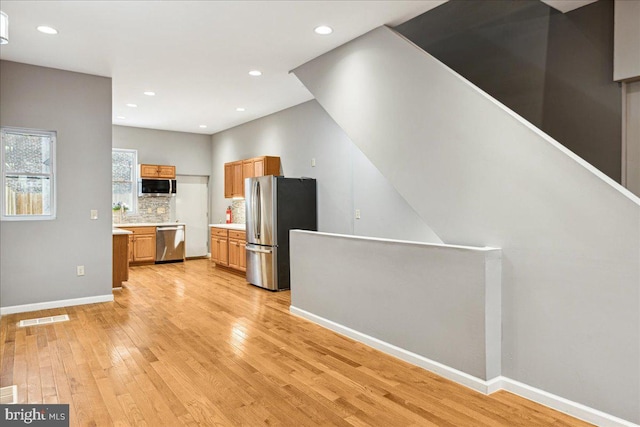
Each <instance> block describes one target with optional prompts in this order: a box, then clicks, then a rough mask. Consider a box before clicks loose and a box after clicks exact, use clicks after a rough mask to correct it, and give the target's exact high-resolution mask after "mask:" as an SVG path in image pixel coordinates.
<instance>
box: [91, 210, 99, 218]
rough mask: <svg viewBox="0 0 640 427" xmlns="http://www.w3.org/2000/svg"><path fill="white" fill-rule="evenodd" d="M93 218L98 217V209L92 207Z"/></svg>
mask: <svg viewBox="0 0 640 427" xmlns="http://www.w3.org/2000/svg"><path fill="white" fill-rule="evenodd" d="M91 219H98V210H97V209H91Z"/></svg>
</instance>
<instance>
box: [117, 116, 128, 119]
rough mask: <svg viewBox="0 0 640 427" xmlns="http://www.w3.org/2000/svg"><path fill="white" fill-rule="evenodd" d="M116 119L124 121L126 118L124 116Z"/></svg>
mask: <svg viewBox="0 0 640 427" xmlns="http://www.w3.org/2000/svg"><path fill="white" fill-rule="evenodd" d="M116 119H120V120H124V119H126V117H125V116H118V117H116Z"/></svg>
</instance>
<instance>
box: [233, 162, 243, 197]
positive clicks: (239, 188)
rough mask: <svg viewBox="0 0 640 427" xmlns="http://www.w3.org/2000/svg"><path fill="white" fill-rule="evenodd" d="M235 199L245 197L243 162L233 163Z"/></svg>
mask: <svg viewBox="0 0 640 427" xmlns="http://www.w3.org/2000/svg"><path fill="white" fill-rule="evenodd" d="M232 188H233V190H232V192H233V197H244V179H242V162H235V163H233V186H232Z"/></svg>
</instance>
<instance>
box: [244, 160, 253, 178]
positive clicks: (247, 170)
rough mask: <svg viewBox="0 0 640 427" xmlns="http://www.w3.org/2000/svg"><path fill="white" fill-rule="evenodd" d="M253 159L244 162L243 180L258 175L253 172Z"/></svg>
mask: <svg viewBox="0 0 640 427" xmlns="http://www.w3.org/2000/svg"><path fill="white" fill-rule="evenodd" d="M253 165H254V162H253V159H247V160H243V161H242V179H243V180H244V179H246V178H253V177H254V176H256V174H255V173H254V172H253Z"/></svg>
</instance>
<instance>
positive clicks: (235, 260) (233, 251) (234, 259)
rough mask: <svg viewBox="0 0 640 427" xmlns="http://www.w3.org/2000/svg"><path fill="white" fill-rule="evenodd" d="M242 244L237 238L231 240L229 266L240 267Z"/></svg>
mask: <svg viewBox="0 0 640 427" xmlns="http://www.w3.org/2000/svg"><path fill="white" fill-rule="evenodd" d="M239 251H240V246H239V245H238V241H237V240H229V267H232V268H235V269H238V268H239V267H240V265H239V261H240V260H239V258H240V253H239Z"/></svg>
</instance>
